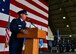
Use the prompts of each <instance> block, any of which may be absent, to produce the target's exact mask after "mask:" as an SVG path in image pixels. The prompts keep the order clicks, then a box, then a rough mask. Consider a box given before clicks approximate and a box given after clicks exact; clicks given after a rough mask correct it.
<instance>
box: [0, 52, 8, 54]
mask: <svg viewBox="0 0 76 54" xmlns="http://www.w3.org/2000/svg"><path fill="white" fill-rule="evenodd" d="M0 54H9V52H8V51H5V52H0Z"/></svg>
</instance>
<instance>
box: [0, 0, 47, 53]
mask: <svg viewBox="0 0 76 54" xmlns="http://www.w3.org/2000/svg"><path fill="white" fill-rule="evenodd" d="M22 9H25V10H27V11H28V12H27V14H28V16H27V18H28V19H30V20H31V21H32V22H33V23H34V25H35V26H37V27H38V28H39V29H42V30H44V31H46V32H47V31H48V30H47V29H48V4H47V3H46V2H45V1H44V0H0V54H2V53H3V52H4V45H5V40H6V39H5V36H6V35H5V34H6V31H5V29H6V27H7V24H8V18H9V15H10V22H11V21H12V19H14V18H17V17H18V15H17V12H18V11H20V10H22ZM26 22H27V27H29V26H30V23H29V22H28V21H26ZM32 27H33V26H32ZM46 37H47V36H46ZM43 42H44V44H43V48H40V49H41V50H47V48H48V47H47V41H46V40H44V41H43ZM5 51H6V52H7V53H6V54H8V51H9V47H7V48H6V49H5Z"/></svg>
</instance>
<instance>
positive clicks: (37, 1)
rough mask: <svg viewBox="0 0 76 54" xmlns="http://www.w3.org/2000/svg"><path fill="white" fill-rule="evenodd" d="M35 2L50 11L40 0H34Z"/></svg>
mask: <svg viewBox="0 0 76 54" xmlns="http://www.w3.org/2000/svg"><path fill="white" fill-rule="evenodd" d="M33 1H34V2H35V3H37V4H38V5H40V6H41V7H43V8H44V9H46V10H47V11H48V7H47V6H46V5H44V4H43V3H41V2H40V1H39V0H33Z"/></svg>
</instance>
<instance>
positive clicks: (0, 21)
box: [0, 20, 7, 28]
mask: <svg viewBox="0 0 76 54" xmlns="http://www.w3.org/2000/svg"><path fill="white" fill-rule="evenodd" d="M6 26H7V22H6V21H2V20H0V27H3V28H6Z"/></svg>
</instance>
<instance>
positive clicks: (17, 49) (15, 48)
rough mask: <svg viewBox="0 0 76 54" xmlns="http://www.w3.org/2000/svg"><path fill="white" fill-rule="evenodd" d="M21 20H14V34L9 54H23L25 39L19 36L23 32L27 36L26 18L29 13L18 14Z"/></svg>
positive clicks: (11, 26)
mask: <svg viewBox="0 0 76 54" xmlns="http://www.w3.org/2000/svg"><path fill="white" fill-rule="evenodd" d="M18 15H19V18H16V19H13V20H12V22H11V24H10V31H11V32H12V34H11V37H10V41H9V54H21V53H22V47H23V40H24V38H17V34H18V33H19V32H22V33H24V34H27V30H26V22H25V20H26V17H27V11H26V10H21V11H19V12H18Z"/></svg>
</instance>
